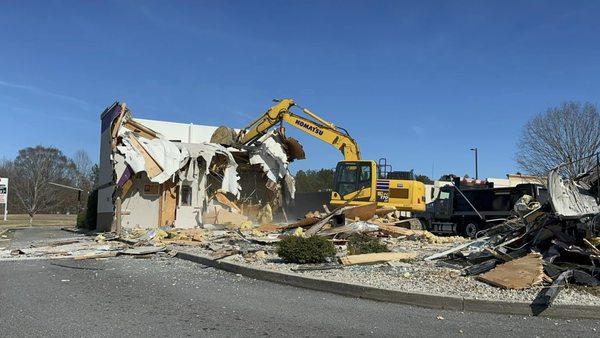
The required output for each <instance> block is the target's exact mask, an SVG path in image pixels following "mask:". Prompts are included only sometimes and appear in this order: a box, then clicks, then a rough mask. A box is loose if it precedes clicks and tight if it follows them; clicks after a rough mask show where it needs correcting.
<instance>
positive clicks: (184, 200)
mask: <svg viewBox="0 0 600 338" xmlns="http://www.w3.org/2000/svg"><path fill="white" fill-rule="evenodd" d="M181 205H187V206H189V205H192V187H190V186H189V185H184V186H182V187H181Z"/></svg>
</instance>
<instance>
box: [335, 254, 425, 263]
mask: <svg viewBox="0 0 600 338" xmlns="http://www.w3.org/2000/svg"><path fill="white" fill-rule="evenodd" d="M415 258H417V253H416V252H380V253H369V254H362V255H350V256H346V257H341V258H340V262H341V263H342V264H343V265H355V264H376V263H385V262H389V261H405V260H411V259H415Z"/></svg>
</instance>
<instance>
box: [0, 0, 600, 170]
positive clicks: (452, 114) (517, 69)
mask: <svg viewBox="0 0 600 338" xmlns="http://www.w3.org/2000/svg"><path fill="white" fill-rule="evenodd" d="M599 10H600V3H599V2H594V1H589V2H586V1H563V2H556V1H515V2H512V1H497V2H493V1H415V2H406V1H293V2H292V1H235V2H234V1H159V2H153V1H114V2H112V1H103V2H101V1H2V2H1V3H0V43H1V47H0V50H1V53H0V116H1V122H0V123H1V127H2V129H3V132H2V137H1V138H0V140H1V142H0V158H12V157H14V156H15V155H16V153H17V151H18V149H20V148H23V147H26V146H33V145H37V144H43V145H53V146H56V147H59V148H60V149H62V150H63V151H64V152H65V153H66V154H67V155H72V154H73V153H74V152H75V151H76V150H78V149H84V150H86V151H87V152H88V153H89V154H90V156H91V157H92V159H94V160H97V157H98V150H99V149H98V148H99V144H98V139H99V130H100V121H99V114H100V112H101V111H102V110H103V109H104V108H105V107H106V106H107V105H109V104H111V103H112V102H113V101H114V100H116V99H118V100H122V101H125V102H127V104H128V106H129V107H130V108H131V109H132V110H133V112H134V114H135V116H137V117H143V118H151V119H162V120H169V121H177V122H193V123H196V124H207V125H223V124H225V125H230V126H233V127H242V126H244V125H245V124H246V123H248V122H250V120H251V119H252V118H253V117H255V116H257V115H258V114H261V113H263V112H264V111H265V109H266V108H267V107H268V106H270V105H271V99H273V98H282V97H293V98H295V99H296V101H297V102H299V103H300V104H301V105H303V106H306V107H309V108H310V109H311V110H313V111H314V112H316V113H318V114H321V115H322V116H324V117H326V118H327V119H329V120H331V121H332V122H334V123H335V124H337V125H340V126H343V127H345V128H346V129H348V130H349V131H350V133H351V134H352V136H353V137H354V138H356V139H357V140H358V142H359V145H360V147H361V150H362V153H363V157H365V158H367V159H378V158H380V157H387V158H388V161H389V162H391V164H393V165H394V168H396V169H410V168H414V169H415V171H417V172H419V173H424V174H427V175H431V174H432V169H433V175H434V176H435V177H439V176H440V175H441V174H443V173H450V172H452V173H457V174H464V173H468V174H470V175H471V176H473V171H474V170H473V154H472V152H471V151H469V148H471V147H475V146H476V147H478V148H479V155H480V156H479V162H480V167H479V172H480V176H482V177H502V176H504V175H505V174H506V173H508V172H514V171H516V170H517V168H516V167H515V161H514V153H515V151H516V142H517V140H518V138H519V135H520V130H521V127H522V125H523V124H524V123H525V122H526V121H527V120H528V119H529V118H530V117H532V116H533V115H535V114H536V113H538V112H541V111H544V110H545V109H546V108H548V107H551V106H556V105H559V104H560V103H561V102H563V101H566V100H581V101H590V102H592V103H595V104H597V103H598V101H599V97H600V93H599V91H598V88H600V41H599V40H600V21H598V13H599ZM292 129H293V128H292V127H289V128H288V131H289V132H288V134H289V135H292V136H296V137H297V138H298V139H300V141H301V142H302V143H303V144H304V146H305V150H306V152H307V155H308V159H307V160H304V161H299V162H297V163H295V164H294V165H293V168H294V170H297V169H306V168H321V167H334V166H335V163H336V162H337V161H338V160H341V155H340V154H339V153H338V152H337V151H336V150H334V149H333V148H329V147H328V146H327V145H325V144H321V143H319V141H316V140H313V139H310V137H309V136H308V135H304V134H301V133H299V132H297V131H295V130H292Z"/></svg>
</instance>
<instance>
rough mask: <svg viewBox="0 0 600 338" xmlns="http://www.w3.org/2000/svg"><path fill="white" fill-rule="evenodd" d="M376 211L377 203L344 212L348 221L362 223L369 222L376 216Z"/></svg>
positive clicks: (355, 207)
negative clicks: (359, 221)
mask: <svg viewBox="0 0 600 338" xmlns="http://www.w3.org/2000/svg"><path fill="white" fill-rule="evenodd" d="M375 210H377V203H375V202H373V203H369V204H365V205H358V206H352V207H350V208H348V209H346V210H344V215H345V216H346V219H350V220H356V219H359V220H361V221H368V220H370V219H371V218H373V216H375Z"/></svg>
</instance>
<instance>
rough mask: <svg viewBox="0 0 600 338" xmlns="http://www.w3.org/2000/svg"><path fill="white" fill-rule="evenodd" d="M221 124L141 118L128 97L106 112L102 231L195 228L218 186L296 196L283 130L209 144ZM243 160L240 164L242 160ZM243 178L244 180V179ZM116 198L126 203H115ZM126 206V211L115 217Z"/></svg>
mask: <svg viewBox="0 0 600 338" xmlns="http://www.w3.org/2000/svg"><path fill="white" fill-rule="evenodd" d="M216 129H217V128H216V127H211V126H200V125H194V124H180V123H173V122H163V121H155V120H145V119H134V118H133V116H132V114H131V111H129V109H127V107H126V106H125V104H124V103H118V102H116V103H115V104H113V105H111V106H110V107H109V108H107V110H105V112H104V113H103V114H102V132H101V151H100V154H101V159H100V176H101V186H100V190H99V201H98V208H99V214H98V221H99V222H98V225H99V230H104V231H108V230H110V229H111V228H112V229H113V230H114V229H115V228H117V227H119V225H117V224H115V222H116V220H117V219H120V226H122V227H125V228H134V227H139V228H151V227H156V226H162V225H175V226H177V227H194V226H198V225H200V224H201V223H202V213H203V211H205V210H206V206H207V204H208V200H209V199H210V198H212V197H213V196H214V194H215V193H216V192H217V191H222V192H224V193H226V194H228V195H229V198H232V199H239V198H241V197H242V196H243V200H239V203H240V205H246V206H247V207H248V208H251V207H252V204H253V203H254V204H255V205H259V204H260V203H267V202H269V203H270V204H271V206H272V207H275V206H279V205H281V204H282V200H283V199H284V198H287V199H289V198H293V195H294V190H295V187H294V182H293V177H292V176H291V175H290V174H289V171H288V168H287V166H288V161H287V157H286V154H285V152H284V151H283V149H282V146H281V145H280V144H279V142H281V141H280V140H279V139H277V134H276V133H269V134H268V135H265V137H263V138H262V139H261V140H260V141H259V142H257V144H255V145H253V146H249V147H244V149H237V148H235V147H224V146H222V145H219V144H215V143H209V142H208V140H210V139H211V136H212V133H213V132H214V131H215V130H216ZM238 164H239V165H238ZM240 179H243V181H242V183H243V184H240ZM117 198H121V199H122V206H121V210H120V211H119V210H115V202H116V199H117ZM117 213H119V214H120V217H116V214H117Z"/></svg>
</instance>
